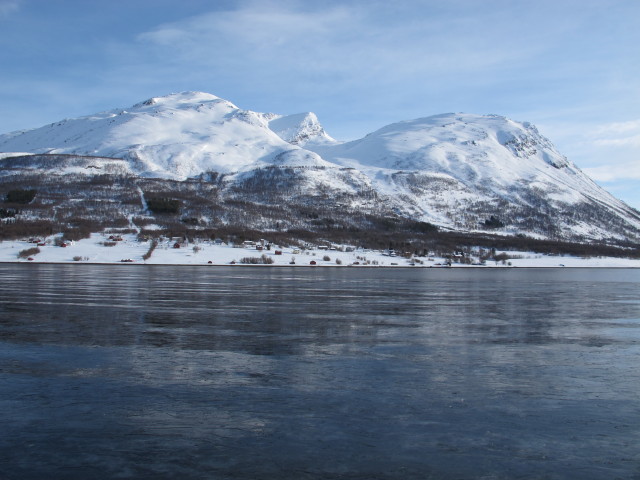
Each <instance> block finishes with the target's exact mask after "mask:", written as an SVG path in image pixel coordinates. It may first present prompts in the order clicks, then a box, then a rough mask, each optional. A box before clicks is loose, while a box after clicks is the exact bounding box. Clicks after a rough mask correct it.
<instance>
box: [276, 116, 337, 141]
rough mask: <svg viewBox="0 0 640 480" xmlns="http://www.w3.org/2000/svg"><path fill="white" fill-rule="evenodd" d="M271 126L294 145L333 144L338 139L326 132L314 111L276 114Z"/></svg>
mask: <svg viewBox="0 0 640 480" xmlns="http://www.w3.org/2000/svg"><path fill="white" fill-rule="evenodd" d="M269 128H270V129H271V130H272V131H274V132H275V133H276V134H277V135H278V136H279V137H280V138H282V139H283V140H284V141H285V142H288V143H291V144H293V145H299V146H306V145H307V144H320V145H325V144H333V143H336V141H335V140H334V139H333V138H332V137H331V136H329V135H328V134H327V132H325V130H324V128H323V127H322V125H321V124H320V122H319V120H318V117H317V116H316V114H315V113H313V112H304V113H295V114H293V115H282V116H276V117H275V118H273V119H272V120H271V121H270V122H269Z"/></svg>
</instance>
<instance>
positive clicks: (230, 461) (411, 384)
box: [0, 265, 640, 479]
mask: <svg viewBox="0 0 640 480" xmlns="http://www.w3.org/2000/svg"><path fill="white" fill-rule="evenodd" d="M0 274H1V275H3V278H4V279H5V280H6V281H4V282H3V284H2V286H1V287H0V290H1V291H0V293H1V294H2V296H1V297H0V298H1V299H2V300H1V301H0V328H1V329H2V330H1V331H2V334H3V335H2V343H0V369H1V370H0V407H2V410H0V411H2V412H3V413H1V414H0V421H2V423H3V425H6V432H7V433H6V435H5V436H4V437H3V439H0V478H9V479H10V478H21V479H22V478H44V477H46V478H88V477H90V478H113V477H127V476H129V477H135V478H176V477H180V478H203V477H204V478H226V477H233V478H340V477H347V478H403V479H404V478H429V476H432V477H433V478H452V477H459V478H477V477H489V478H514V477H518V476H521V477H527V478H531V477H535V478H575V476H580V477H581V478H594V479H595V478H615V477H616V476H617V477H627V478H629V477H630V476H632V474H633V473H634V472H637V471H638V468H639V467H640V458H639V457H638V454H637V450H636V446H637V444H638V442H639V441H640V431H639V425H640V408H639V407H640V405H639V401H638V398H640V396H639V395H638V394H639V393H640V391H639V390H640V387H639V385H640V382H638V380H640V378H639V376H640V374H639V373H638V372H637V368H636V367H637V365H638V361H639V360H640V336H639V334H640V329H639V325H638V322H639V319H640V303H639V302H638V296H639V295H638V292H639V291H640V290H639V289H638V286H639V285H640V272H637V271H626V270H624V271H615V272H611V271H606V270H605V271H602V270H599V271H593V270H582V271H578V270H515V269H514V270H501V271H497V270H491V271H484V270H411V269H403V270H384V269H367V270H358V269H325V270H322V269H287V268H282V269H281V268H277V269H275V268H247V269H244V268H229V269H225V268H193V267H162V266H153V267H151V266H149V267H131V268H128V267H122V266H115V267H113V266H90V265H82V266H80V265H71V266H64V265H57V266H47V265H27V266H25V265H8V266H6V265H3V266H0ZM25 292H29V295H26V294H25Z"/></svg>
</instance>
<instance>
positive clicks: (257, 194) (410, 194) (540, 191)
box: [0, 92, 640, 245]
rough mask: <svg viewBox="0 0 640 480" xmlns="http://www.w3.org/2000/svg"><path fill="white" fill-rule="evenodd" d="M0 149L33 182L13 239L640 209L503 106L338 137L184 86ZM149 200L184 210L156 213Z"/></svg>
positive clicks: (639, 234) (491, 226)
mask: <svg viewBox="0 0 640 480" xmlns="http://www.w3.org/2000/svg"><path fill="white" fill-rule="evenodd" d="M0 152H2V153H0V195H2V196H6V194H7V193H8V192H10V191H15V190H35V191H36V192H37V194H36V196H35V198H34V199H33V201H31V202H30V203H29V204H27V205H12V204H10V203H5V206H4V207H3V208H2V210H0V212H3V213H2V216H3V217H4V219H3V230H4V234H3V235H4V236H5V237H9V236H12V235H16V234H17V232H18V231H20V228H22V230H24V231H28V230H29V229H30V228H32V227H33V228H35V229H37V228H48V229H51V230H55V229H56V228H58V229H60V228H62V229H65V228H66V229H74V228H75V229H84V230H86V229H88V228H106V227H118V228H132V229H138V230H143V231H149V232H153V231H156V232H158V231H163V232H172V233H179V232H184V231H195V232H197V231H201V232H215V231H228V232H231V231H233V232H239V231H242V230H250V231H255V232H280V233H287V234H291V235H302V234H305V235H307V234H310V233H314V234H317V235H326V236H349V235H351V236H352V237H358V236H360V237H363V238H364V237H367V238H370V239H371V238H374V237H375V238H382V237H384V238H387V237H388V236H391V237H393V236H394V235H396V236H397V235H400V236H401V237H402V238H405V239H410V238H411V237H412V236H413V237H415V236H421V235H428V234H430V233H432V232H434V231H435V230H436V229H439V230H440V231H449V232H462V233H465V234H470V235H484V234H491V235H502V236H508V237H512V238H518V237H520V238H521V237H527V238H537V239H541V240H545V239H546V240H560V241H579V242H598V243H607V242H608V243H614V244H619V245H629V244H634V243H637V242H638V241H639V239H640V213H639V212H638V211H636V210H634V209H632V208H630V207H629V206H627V205H626V204H624V203H623V202H621V201H620V200H618V199H616V198H615V197H613V196H612V195H610V194H609V193H607V192H606V191H604V190H603V189H602V188H601V187H599V186H598V185H596V184H595V183H594V182H593V181H592V180H591V179H589V178H588V177H587V176H586V175H585V174H584V173H583V172H582V171H581V170H580V169H579V168H578V167H577V166H576V165H574V164H573V163H572V162H571V161H569V160H568V159H566V158H565V157H564V156H563V155H562V154H561V153H560V152H558V151H557V149H556V148H555V147H554V146H553V144H552V143H551V142H550V141H549V140H548V139H546V138H544V137H543V136H542V135H540V133H539V132H538V131H537V129H536V128H535V127H534V126H533V125H530V124H528V123H520V122H516V121H513V120H510V119H507V118H505V117H501V116H498V115H472V114H442V115H436V116H431V117H426V118H420V119H416V120H410V121H403V122H398V123H394V124H391V125H388V126H385V127H383V128H381V129H379V130H377V131H375V132H373V133H371V134H369V135H367V136H365V137H364V138H361V139H358V140H355V141H351V142H338V141H336V140H334V139H333V138H332V137H331V136H330V135H329V134H328V133H327V132H326V131H325V130H324V128H323V127H322V125H321V124H320V122H319V121H318V119H317V117H316V116H315V115H314V114H313V113H309V112H307V113H301V114H294V115H279V114H274V113H258V112H253V111H250V110H243V109H240V108H238V107H237V106H235V105H234V104H232V103H231V102H228V101H226V100H223V99H221V98H219V97H216V96H215V95H211V94H207V93H202V92H183V93H179V94H173V95H168V96H165V97H157V98H152V99H149V100H147V101H144V102H141V103H138V104H136V105H133V106H131V107H129V108H125V109H115V110H110V111H107V112H102V113H98V114H94V115H90V116H86V117H81V118H76V119H67V120H62V121H60V122H56V123H54V124H50V125H46V126H43V127H40V128H36V129H33V130H26V131H20V132H12V133H8V134H5V135H0ZM154 199H168V200H173V201H174V203H173V205H174V206H176V208H175V210H173V211H157V210H156V211H154V210H153V209H152V208H149V201H150V200H151V201H153V200H154ZM36 225H40V227H36ZM20 226H22V227H20ZM19 227H20V228H19Z"/></svg>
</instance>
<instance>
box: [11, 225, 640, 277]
mask: <svg viewBox="0 0 640 480" xmlns="http://www.w3.org/2000/svg"><path fill="white" fill-rule="evenodd" d="M110 236H111V234H108V233H105V234H93V235H92V236H91V238H88V239H83V240H80V241H77V242H71V243H69V244H68V245H67V246H66V247H61V246H56V237H55V236H51V237H48V238H42V239H38V240H39V243H40V245H39V246H38V245H37V244H36V243H32V242H29V241H27V240H22V241H5V242H0V262H26V263H118V264H120V263H122V264H124V265H136V264H167V265H233V264H235V265H246V264H245V263H242V259H247V258H261V257H262V256H263V255H264V256H265V258H267V259H271V260H273V263H271V264H268V265H276V266H277V265H287V266H288V265H296V266H310V265H312V262H315V266H318V267H321V266H343V267H344V266H380V267H396V266H397V267H412V268H420V267H423V268H424V267H441V266H445V265H446V263H447V260H446V259H444V258H440V257H413V258H404V257H402V256H391V255H389V252H384V251H374V250H362V249H354V250H353V251H347V250H351V249H350V248H347V247H345V246H333V247H331V246H327V249H323V248H319V247H318V246H315V247H309V248H306V249H300V248H299V247H287V246H282V247H280V246H276V245H271V248H270V249H269V250H267V249H263V250H258V249H257V248H256V246H242V247H240V248H234V246H232V245H226V244H216V243H214V242H208V241H207V242H198V243H182V242H176V241H175V240H168V239H167V240H165V241H162V242H160V243H158V245H157V247H156V248H155V249H154V250H153V252H152V254H151V257H150V258H148V259H147V260H144V258H143V256H144V255H145V254H146V253H147V252H148V251H149V249H150V246H151V242H150V241H143V242H140V241H138V240H137V237H136V235H135V234H129V235H122V236H121V238H122V240H117V241H113V240H112V239H110V238H109V237H110ZM58 243H59V242H58ZM176 243H178V244H179V245H180V246H179V248H175V244H176ZM105 244H106V245H105ZM108 245H112V246H108ZM33 248H38V249H39V250H40V251H39V253H33V254H30V255H27V254H23V257H24V258H23V257H21V256H20V252H23V251H25V250H28V249H33ZM332 248H335V249H332ZM278 252H280V253H278ZM497 253H501V252H497ZM506 253H507V254H508V255H509V256H511V257H514V258H510V259H508V260H505V261H504V262H503V261H500V262H496V261H492V260H489V261H487V262H486V264H485V265H484V267H480V266H477V265H476V266H474V265H468V266H469V267H471V268H474V267H475V268H486V267H603V268H616V267H624V268H640V260H632V259H624V258H610V257H592V258H579V257H571V256H551V255H541V254H537V253H531V252H506ZM327 258H328V259H327ZM262 265H265V264H262ZM463 266H467V265H462V264H459V263H455V262H454V263H453V264H452V267H453V268H460V267H463Z"/></svg>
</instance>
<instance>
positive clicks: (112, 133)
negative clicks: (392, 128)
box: [0, 92, 324, 179]
mask: <svg viewBox="0 0 640 480" xmlns="http://www.w3.org/2000/svg"><path fill="white" fill-rule="evenodd" d="M272 118H273V115H270V114H261V113H256V112H252V111H248V110H241V109H239V108H238V107H236V106H235V105H234V104H232V103H231V102H228V101H226V100H223V99H221V98H218V97H216V96H215V95H211V94H208V93H202V92H183V93H179V94H173V95H168V96H166V97H159V98H152V99H149V100H147V101H145V102H142V103H139V104H136V105H134V106H132V107H131V108H128V109H125V110H122V109H117V110H110V111H107V112H103V113H99V114H95V115H90V116H86V117H81V118H76V119H68V120H62V121H60V122H57V123H53V124H50V125H47V126H44V127H41V128H38V129H35V130H27V131H22V132H14V133H10V134H7V135H2V136H0V151H4V152H12V151H15V152H17V151H28V152H33V153H63V154H74V155H92V156H99V157H117V158H125V159H129V160H130V161H131V163H132V168H133V170H134V171H137V172H139V173H140V174H143V175H147V176H156V177H165V178H175V179H185V178H188V177H192V176H195V175H198V174H200V173H202V172H206V171H217V172H237V171H242V170H246V169H252V168H257V167H261V166H266V165H269V164H271V163H272V162H273V161H274V159H276V161H277V160H278V159H280V161H281V154H282V153H283V152H287V154H286V157H287V162H288V163H289V164H293V165H297V166H303V165H314V166H315V165H323V164H324V162H323V161H322V160H321V159H320V158H319V157H317V156H316V155H315V154H312V153H309V152H302V151H301V149H300V148H299V147H297V146H295V145H291V144H289V143H287V142H286V141H284V140H283V139H282V138H280V137H279V136H278V135H277V134H276V133H274V132H273V131H272V130H271V129H270V128H269V120H270V119H272ZM279 155H280V157H278V156H279ZM276 157H277V158H276Z"/></svg>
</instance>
